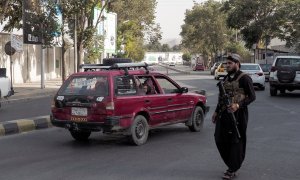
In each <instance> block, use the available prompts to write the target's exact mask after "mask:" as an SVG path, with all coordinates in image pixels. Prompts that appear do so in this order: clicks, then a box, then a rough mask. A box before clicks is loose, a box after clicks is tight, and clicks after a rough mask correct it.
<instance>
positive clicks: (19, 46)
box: [11, 34, 23, 52]
mask: <svg viewBox="0 0 300 180" xmlns="http://www.w3.org/2000/svg"><path fill="white" fill-rule="evenodd" d="M11 46H12V47H13V48H15V50H16V51H17V52H21V51H23V37H22V36H18V35H15V34H12V35H11Z"/></svg>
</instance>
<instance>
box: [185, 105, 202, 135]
mask: <svg viewBox="0 0 300 180" xmlns="http://www.w3.org/2000/svg"><path fill="white" fill-rule="evenodd" d="M191 118H192V125H190V126H188V127H189V129H190V131H192V132H199V131H201V129H202V128H203V122H204V113H203V110H202V108H201V107H199V106H196V107H195V109H194V112H193V114H192V117H191Z"/></svg>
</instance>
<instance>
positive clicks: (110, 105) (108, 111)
mask: <svg viewBox="0 0 300 180" xmlns="http://www.w3.org/2000/svg"><path fill="white" fill-rule="evenodd" d="M105 109H106V114H107V115H113V114H114V110H115V104H114V102H107V104H106V106H105Z"/></svg>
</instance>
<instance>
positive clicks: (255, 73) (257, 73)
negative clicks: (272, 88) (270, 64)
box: [240, 63, 266, 90]
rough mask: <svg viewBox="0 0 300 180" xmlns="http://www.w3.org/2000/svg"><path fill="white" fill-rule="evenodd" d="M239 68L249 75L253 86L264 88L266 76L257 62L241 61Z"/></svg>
mask: <svg viewBox="0 0 300 180" xmlns="http://www.w3.org/2000/svg"><path fill="white" fill-rule="evenodd" d="M240 70H241V71H243V72H244V73H247V74H248V75H249V76H250V77H251V79H252V81H253V85H254V86H257V87H258V88H260V89H261V90H265V80H266V77H265V74H264V72H263V70H262V69H261V67H260V66H259V64H253V63H241V68H240Z"/></svg>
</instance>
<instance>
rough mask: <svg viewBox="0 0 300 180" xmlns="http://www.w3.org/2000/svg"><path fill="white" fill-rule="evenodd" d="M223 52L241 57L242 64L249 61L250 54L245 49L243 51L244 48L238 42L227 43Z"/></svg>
mask: <svg viewBox="0 0 300 180" xmlns="http://www.w3.org/2000/svg"><path fill="white" fill-rule="evenodd" d="M225 51H226V52H227V53H237V54H239V55H240V56H241V57H242V59H243V61H244V62H246V61H247V60H250V58H251V54H250V52H249V51H248V50H247V49H245V47H244V46H243V45H242V44H241V43H239V42H232V43H228V44H227V45H226V47H225Z"/></svg>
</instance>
